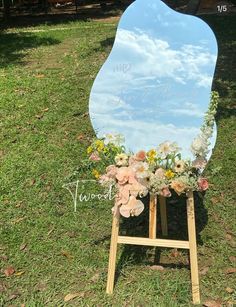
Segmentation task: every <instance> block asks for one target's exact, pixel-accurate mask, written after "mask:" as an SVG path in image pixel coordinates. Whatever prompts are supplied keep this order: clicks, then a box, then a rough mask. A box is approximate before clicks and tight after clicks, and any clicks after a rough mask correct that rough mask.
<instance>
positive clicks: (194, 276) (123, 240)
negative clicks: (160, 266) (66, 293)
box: [106, 191, 200, 304]
mask: <svg viewBox="0 0 236 307" xmlns="http://www.w3.org/2000/svg"><path fill="white" fill-rule="evenodd" d="M158 199H159V203H160V215H161V229H162V234H163V235H167V234H168V226H167V215H166V199H165V198H164V197H163V196H158ZM187 220H188V241H180V240H169V239H168V240H167V239H156V222H157V197H156V196H154V195H151V196H150V206H149V238H142V237H128V236H119V224H120V223H119V221H120V215H119V213H118V214H117V215H116V216H114V217H113V222H112V234H111V245H110V256H109V266H108V279H107V289H106V292H107V293H108V294H112V292H113V288H114V278H115V266H116V254H117V246H118V243H120V244H134V245H146V246H158V247H170V248H183V249H189V253H190V270H191V282H192V298H193V303H194V304H199V303H200V292H199V276H198V262H197V244H196V228H195V214H194V198H193V192H192V191H190V192H188V195H187Z"/></svg>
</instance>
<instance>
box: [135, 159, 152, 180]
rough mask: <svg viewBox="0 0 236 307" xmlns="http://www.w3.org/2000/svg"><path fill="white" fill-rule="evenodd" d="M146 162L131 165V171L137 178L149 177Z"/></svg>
mask: <svg viewBox="0 0 236 307" xmlns="http://www.w3.org/2000/svg"><path fill="white" fill-rule="evenodd" d="M148 167H149V166H148V163H147V162H137V163H134V164H133V165H132V169H133V170H134V172H135V175H136V177H137V178H140V179H143V178H146V177H148V176H149V171H148Z"/></svg>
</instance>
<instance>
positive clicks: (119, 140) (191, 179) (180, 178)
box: [87, 92, 219, 217]
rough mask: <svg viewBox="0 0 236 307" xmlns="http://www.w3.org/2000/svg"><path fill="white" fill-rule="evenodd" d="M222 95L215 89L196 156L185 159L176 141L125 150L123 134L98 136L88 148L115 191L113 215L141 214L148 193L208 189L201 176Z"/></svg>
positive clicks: (99, 174) (96, 172) (96, 171)
mask: <svg viewBox="0 0 236 307" xmlns="http://www.w3.org/2000/svg"><path fill="white" fill-rule="evenodd" d="M218 98H219V95H218V93H216V92H212V95H211V102H210V106H209V109H208V111H207V112H206V114H205V117H204V123H203V126H202V128H201V130H200V134H199V135H198V136H197V137H196V138H195V139H194V140H193V143H192V145H191V151H192V152H193V154H194V156H195V159H194V160H193V161H191V160H190V159H182V158H181V152H180V148H179V147H178V145H177V144H176V143H171V142H168V141H166V142H164V143H162V144H160V145H159V146H158V147H157V148H153V149H150V150H149V151H144V150H140V151H138V152H137V153H132V152H126V149H125V147H124V145H123V144H124V138H123V136H122V135H120V134H116V135H112V134H107V135H105V137H104V138H101V139H96V140H94V141H93V142H92V144H91V145H90V146H89V147H88V148H87V153H88V161H89V163H90V166H92V174H93V176H94V177H95V178H96V179H97V180H98V181H99V183H100V184H101V185H102V186H104V187H108V186H109V187H110V186H112V187H113V188H114V191H115V205H114V207H113V208H112V211H113V214H117V212H118V211H119V212H120V214H121V215H122V216H124V217H130V216H138V215H139V214H141V212H142V211H143V210H144V204H143V202H142V201H141V199H142V198H143V197H145V196H146V195H147V194H148V193H151V194H154V195H161V196H164V197H170V196H171V195H172V193H173V191H174V192H175V193H177V194H178V195H181V194H184V193H187V192H188V191H190V190H193V191H200V192H201V191H205V190H207V189H208V186H209V184H208V181H207V179H206V178H204V177H202V170H203V168H204V167H205V165H206V161H207V160H206V157H207V154H208V147H209V144H210V138H211V136H212V133H213V127H214V116H215V114H216V109H217V103H218Z"/></svg>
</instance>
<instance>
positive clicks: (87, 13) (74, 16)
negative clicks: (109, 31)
mask: <svg viewBox="0 0 236 307" xmlns="http://www.w3.org/2000/svg"><path fill="white" fill-rule="evenodd" d="M132 2H133V0H126V1H125V2H124V3H122V2H119V1H117V2H114V3H112V4H111V5H107V6H105V7H102V8H101V7H100V8H99V7H97V6H91V7H89V8H87V7H84V6H83V5H81V6H78V10H77V12H76V9H75V7H74V8H70V9H61V10H60V9H56V10H55V9H54V8H51V9H50V10H51V11H50V12H48V13H43V12H41V13H38V14H30V13H28V15H26V14H24V15H17V14H15V15H14V16H12V17H11V18H10V19H9V21H8V22H7V23H6V22H3V21H2V20H1V19H0V24H1V25H0V28H2V29H6V28H11V27H18V28H19V27H28V26H30V27H32V26H38V25H42V24H47V25H58V24H61V23H63V24H66V23H70V22H73V21H76V20H81V21H90V20H93V19H96V20H106V19H107V20H108V19H110V18H113V17H119V16H120V14H121V13H122V12H123V11H124V10H125V9H126V8H127V7H128V6H129V5H130V4H131V3H132ZM98 4H100V2H99V1H98ZM26 13H27V12H26Z"/></svg>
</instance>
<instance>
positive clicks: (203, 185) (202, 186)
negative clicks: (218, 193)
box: [197, 178, 209, 191]
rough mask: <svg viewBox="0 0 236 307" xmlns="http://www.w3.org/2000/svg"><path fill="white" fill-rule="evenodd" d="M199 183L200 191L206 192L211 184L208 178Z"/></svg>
mask: <svg viewBox="0 0 236 307" xmlns="http://www.w3.org/2000/svg"><path fill="white" fill-rule="evenodd" d="M197 183H198V187H199V190H200V191H206V190H207V189H208V187H209V183H208V181H207V179H206V178H199V179H198V182H197Z"/></svg>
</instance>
